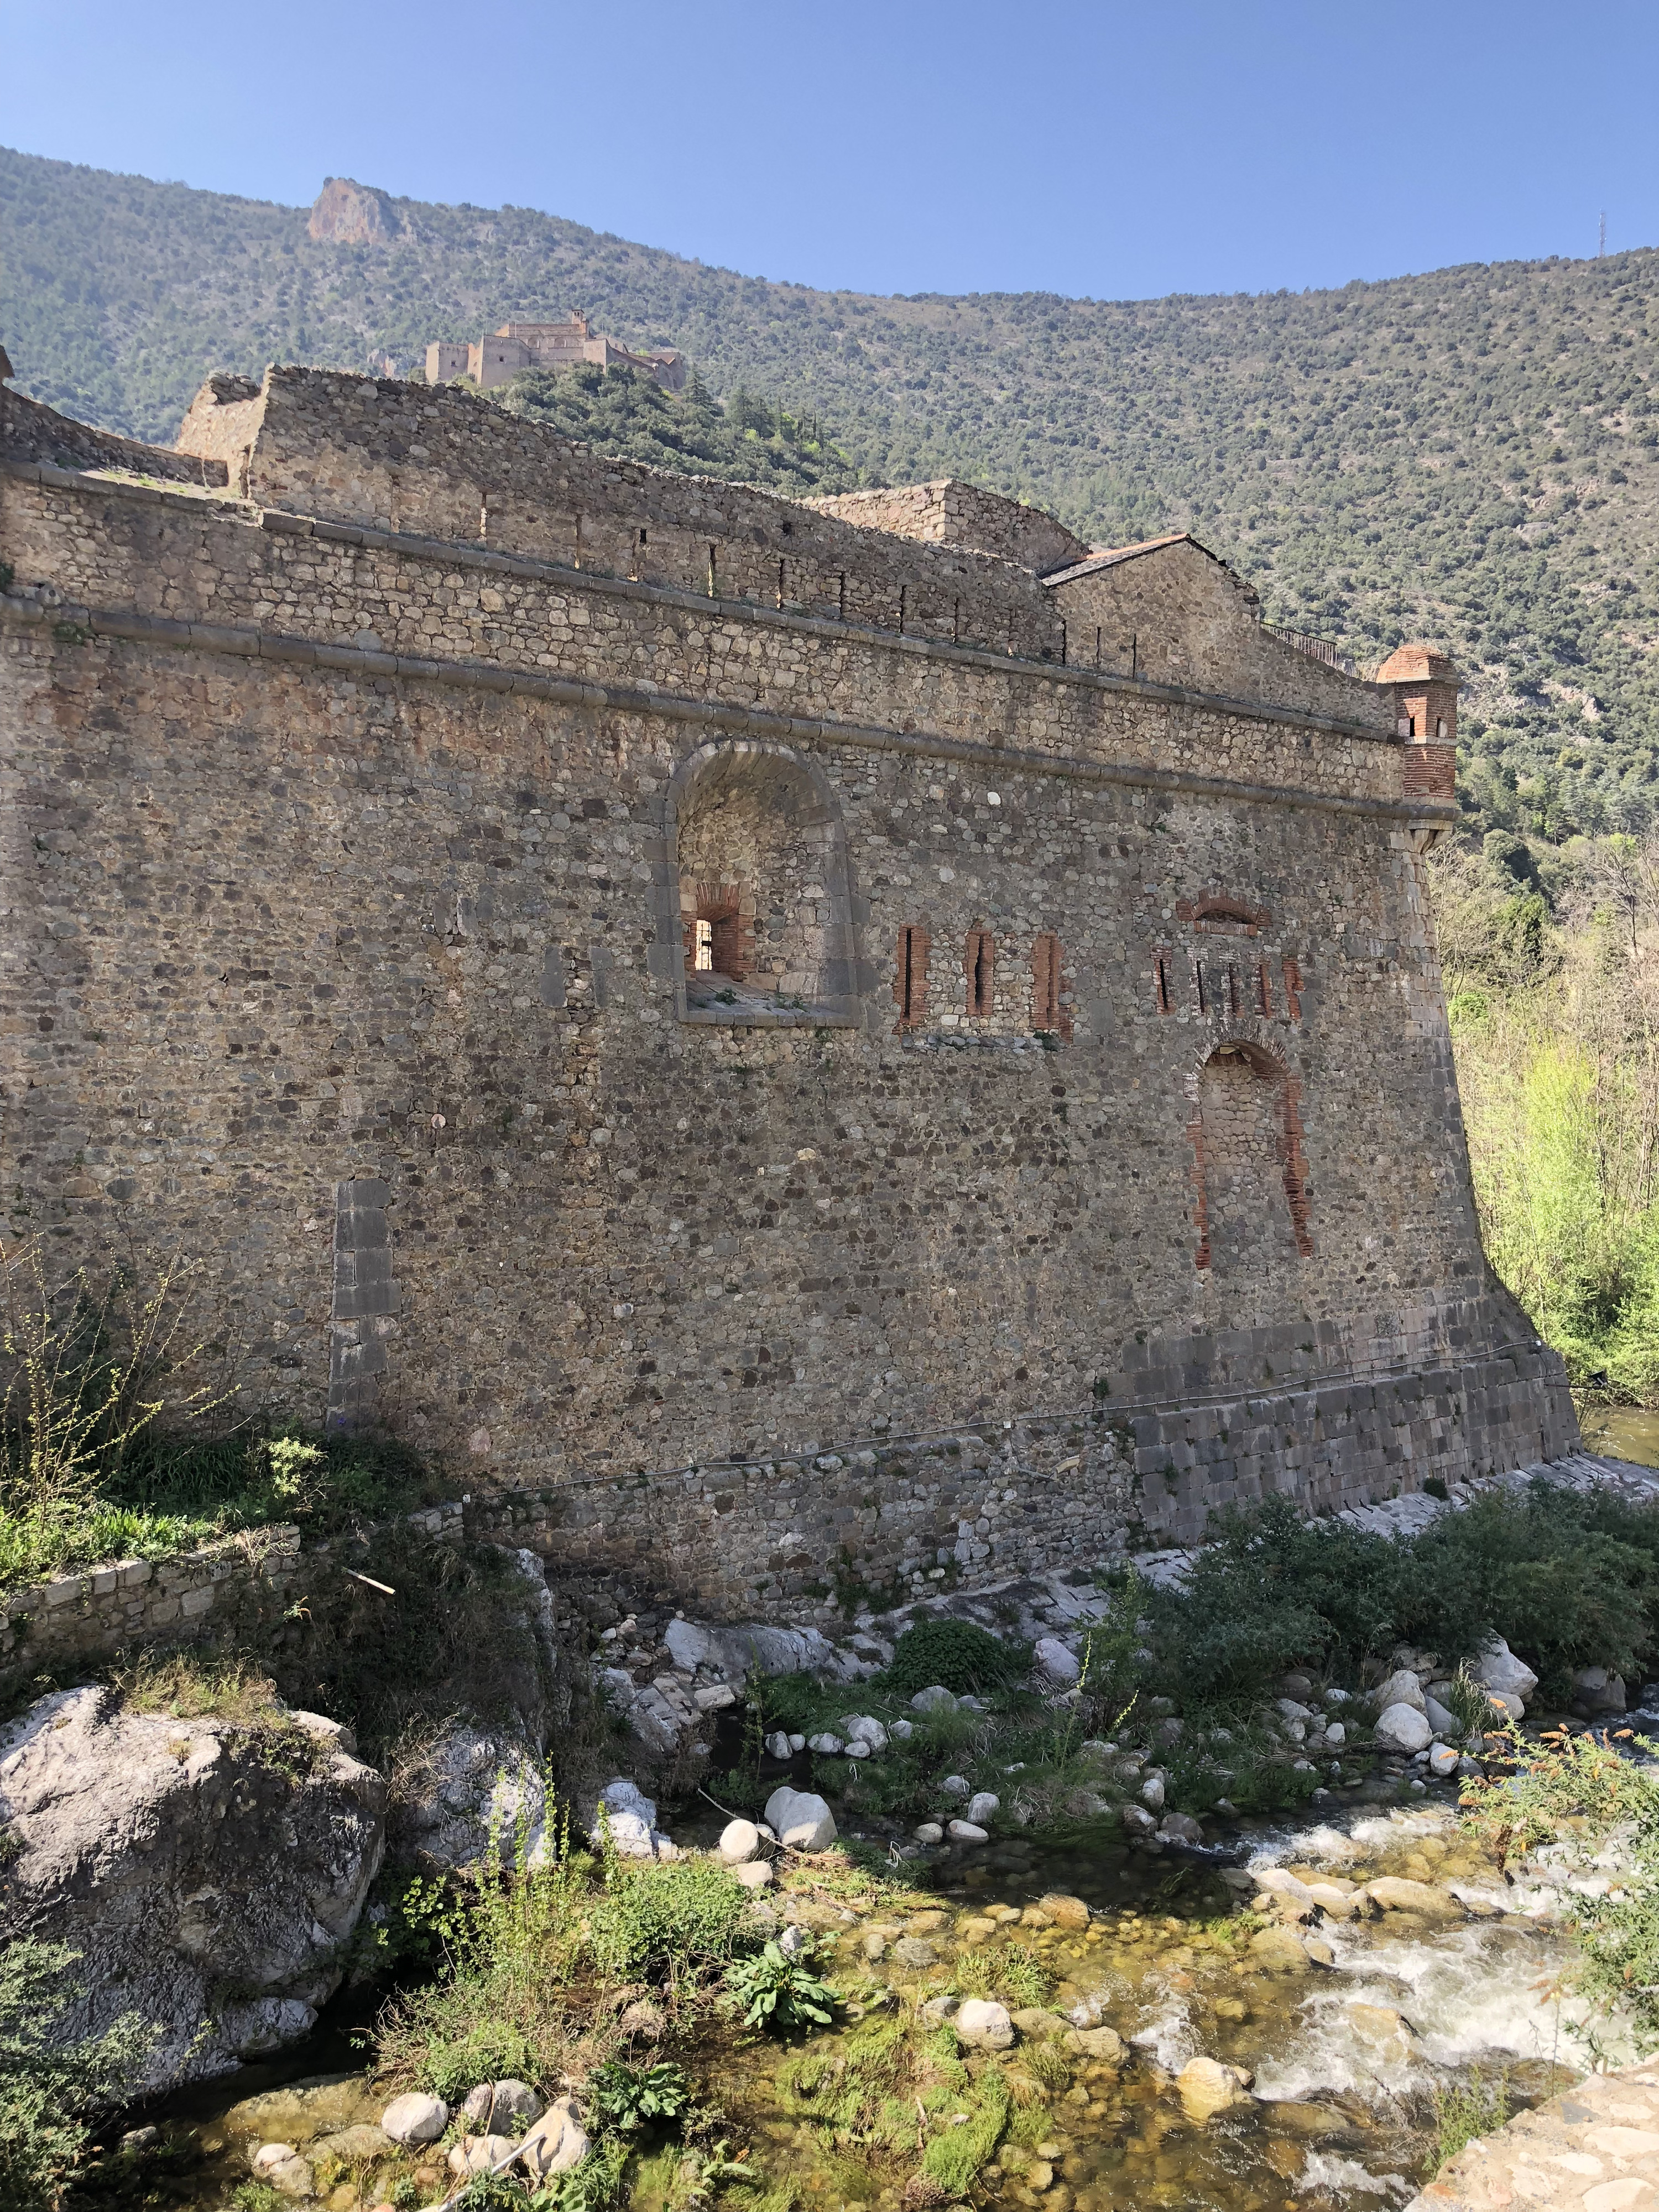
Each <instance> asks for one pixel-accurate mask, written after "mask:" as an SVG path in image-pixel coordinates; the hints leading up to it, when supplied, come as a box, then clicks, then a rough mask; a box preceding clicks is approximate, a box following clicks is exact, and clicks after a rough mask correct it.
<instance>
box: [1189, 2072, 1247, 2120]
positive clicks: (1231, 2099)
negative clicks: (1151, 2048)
mask: <svg viewBox="0 0 1659 2212" xmlns="http://www.w3.org/2000/svg"><path fill="white" fill-rule="evenodd" d="M1250 2078H1251V2077H1250V2075H1249V2072H1248V2071H1247V2070H1246V2069H1245V2068H1243V2066H1224V2065H1223V2064H1222V2063H1221V2061H1220V2060H1219V2059H1218V2058H1189V2059H1188V2062H1187V2063H1186V2064H1185V2065H1184V2066H1183V2067H1182V2069H1181V2071H1180V2073H1179V2074H1177V2075H1176V2093H1177V2094H1178V2095H1179V2097H1180V2099H1181V2102H1182V2107H1183V2108H1184V2110H1185V2112H1186V2114H1187V2117H1188V2119H1190V2120H1197V2121H1199V2122H1200V2124H1201V2123H1202V2122H1204V2121H1206V2120H1212V2119H1213V2118H1215V2116H1216V2114H1217V2113H1218V2112H1229V2111H1231V2108H1232V2107H1233V2106H1235V2105H1248V2104H1249V2101H1250V2099H1249V2086H1250Z"/></svg>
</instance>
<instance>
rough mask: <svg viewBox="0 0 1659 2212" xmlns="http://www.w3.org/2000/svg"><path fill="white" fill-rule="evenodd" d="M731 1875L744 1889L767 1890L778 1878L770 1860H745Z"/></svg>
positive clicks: (735, 1867)
mask: <svg viewBox="0 0 1659 2212" xmlns="http://www.w3.org/2000/svg"><path fill="white" fill-rule="evenodd" d="M732 1875H733V1877H734V1878H735V1879H736V1880H737V1881H740V1882H741V1883H742V1884H743V1886H744V1888H745V1889H769V1888H770V1887H771V1886H772V1884H773V1883H774V1882H775V1881H776V1880H777V1878H778V1877H777V1872H776V1869H775V1868H774V1866H773V1864H772V1862H771V1860H770V1859H745V1860H744V1863H743V1864H742V1865H741V1866H734V1867H733V1868H732Z"/></svg>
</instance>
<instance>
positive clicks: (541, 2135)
mask: <svg viewBox="0 0 1659 2212" xmlns="http://www.w3.org/2000/svg"><path fill="white" fill-rule="evenodd" d="M587 2151H588V2138H587V2130H586V2129H585V2128H584V2127H583V2125H582V2124H581V2122H580V2120H579V2119H578V2118H577V2117H576V2112H575V2106H574V2100H572V2099H570V2098H569V2097H556V2098H555V2100H554V2101H553V2102H552V2103H551V2104H550V2106H548V2108H547V2110H546V2111H545V2112H544V2113H543V2114H542V2117H541V2118H540V2119H539V2120H538V2121H537V2123H536V2124H535V2126H534V2127H533V2128H532V2130H531V2131H530V2136H529V2138H528V2140H527V2141H526V2143H525V2146H524V2148H523V2150H522V2152H521V2153H520V2157H519V2163H520V2166H523V2168H524V2170H525V2172H526V2173H527V2174H529V2176H530V2177H531V2179H532V2180H533V2181H545V2180H546V2179H548V2178H549V2177H550V2175H552V2174H555V2173H564V2172H568V2169H569V2168H570V2167H571V2166H579V2165H580V2163H581V2161H582V2160H583V2159H585V2158H586V2155H587Z"/></svg>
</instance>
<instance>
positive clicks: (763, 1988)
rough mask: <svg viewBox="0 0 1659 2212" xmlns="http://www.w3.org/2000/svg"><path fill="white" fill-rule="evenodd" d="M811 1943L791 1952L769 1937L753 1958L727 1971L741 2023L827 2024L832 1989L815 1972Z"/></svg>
mask: <svg viewBox="0 0 1659 2212" xmlns="http://www.w3.org/2000/svg"><path fill="white" fill-rule="evenodd" d="M813 1957H814V1952H813V1947H812V1945H811V1943H806V1944H803V1946H802V1947H801V1948H800V1949H799V1951H798V1952H796V1954H795V1955H794V1956H793V1958H791V1957H789V1956H788V1954H787V1953H786V1952H785V1951H784V1950H783V1949H782V1948H781V1945H779V1944H777V1943H775V1942H769V1943H768V1944H766V1945H765V1947H764V1948H763V1949H761V1950H760V1951H757V1953H756V1954H755V1955H754V1956H753V1957H752V1958H750V1959H739V1960H738V1961H737V1963H736V1964H735V1965H734V1966H728V1967H727V1968H726V1997H727V2000H728V2002H729V2003H730V2004H731V2007H732V2010H733V2011H734V2012H735V2013H736V2014H737V2015H738V2017H739V2019H740V2020H741V2021H742V2022H743V2024H744V2027H769V2028H773V2029H775V2030H777V2031H778V2032H779V2033H787V2032H788V2031H789V2030H790V2029H792V2028H799V2027H829V2026H830V2025H831V2023H832V2022H833V2021H834V2019H835V2013H834V2010H833V2007H834V2005H835V2002H836V1993H835V1991H834V1990H832V1989H830V1988H829V1986H828V1984H825V1983H823V1982H821V1981H820V1980H819V1979H818V1978H817V1975H816V1974H815V1973H814V1972H813V1971H812V1966H813Z"/></svg>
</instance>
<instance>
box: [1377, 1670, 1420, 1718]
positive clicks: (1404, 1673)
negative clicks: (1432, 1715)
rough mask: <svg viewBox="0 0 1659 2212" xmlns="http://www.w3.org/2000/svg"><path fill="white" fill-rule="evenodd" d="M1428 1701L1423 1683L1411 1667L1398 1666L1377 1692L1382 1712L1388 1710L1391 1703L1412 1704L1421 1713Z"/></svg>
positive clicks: (1379, 1707)
mask: <svg viewBox="0 0 1659 2212" xmlns="http://www.w3.org/2000/svg"><path fill="white" fill-rule="evenodd" d="M1427 1703H1428V1699H1426V1698H1425V1695H1424V1694H1423V1685H1422V1684H1421V1682H1419V1680H1418V1679H1417V1677H1416V1675H1415V1674H1413V1672H1412V1670H1411V1668H1409V1667H1400V1668H1396V1669H1395V1672H1394V1673H1393V1674H1390V1675H1389V1679H1388V1680H1387V1681H1386V1682H1384V1683H1383V1686H1382V1688H1381V1689H1380V1690H1378V1692H1376V1704H1377V1710H1378V1711H1380V1712H1386V1711H1388V1709H1389V1706H1390V1705H1411V1706H1413V1707H1414V1708H1415V1709H1416V1711H1419V1713H1420V1712H1421V1711H1423V1710H1424V1708H1425V1705H1427Z"/></svg>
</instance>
